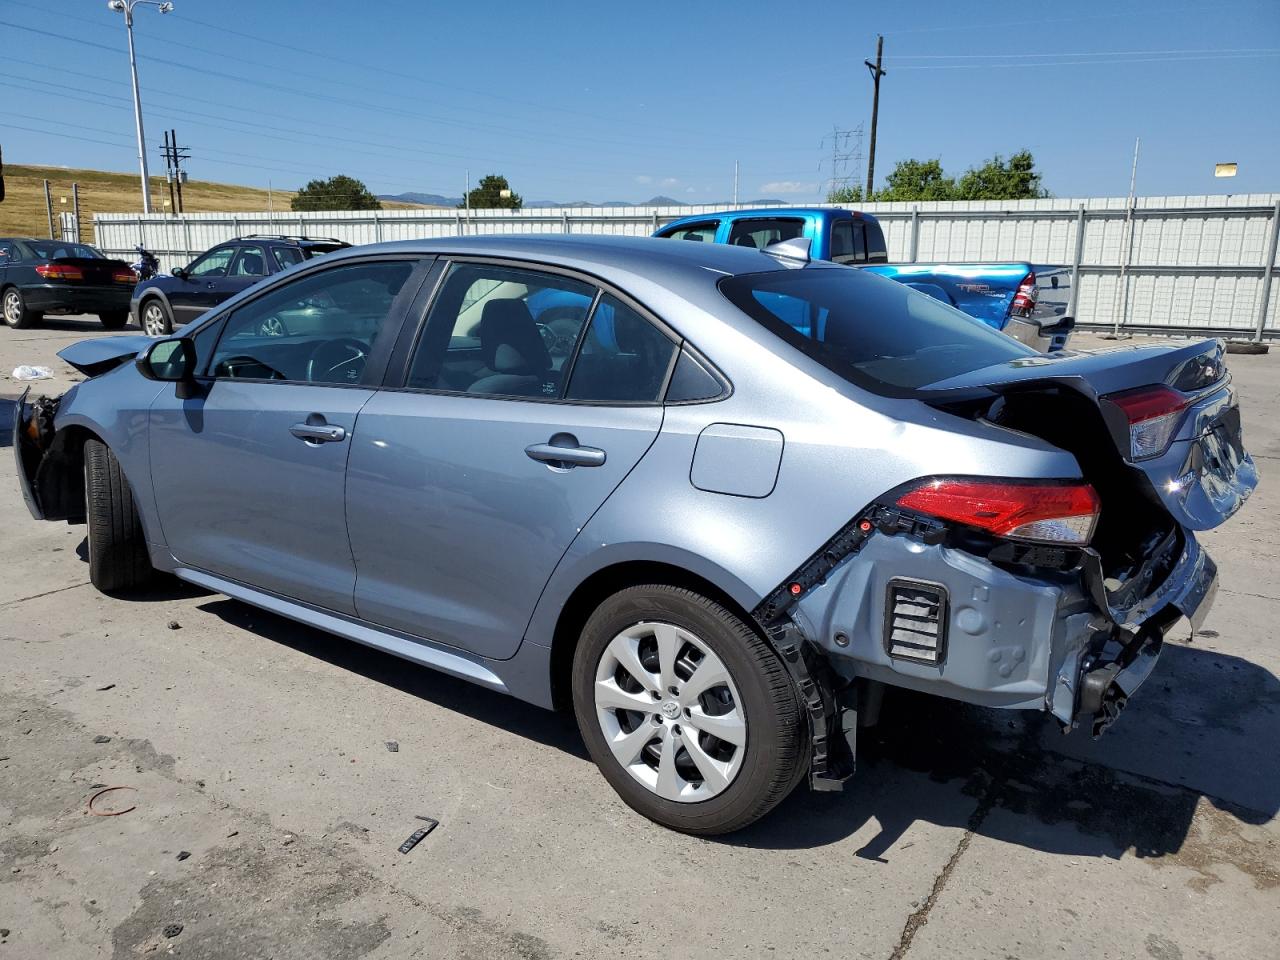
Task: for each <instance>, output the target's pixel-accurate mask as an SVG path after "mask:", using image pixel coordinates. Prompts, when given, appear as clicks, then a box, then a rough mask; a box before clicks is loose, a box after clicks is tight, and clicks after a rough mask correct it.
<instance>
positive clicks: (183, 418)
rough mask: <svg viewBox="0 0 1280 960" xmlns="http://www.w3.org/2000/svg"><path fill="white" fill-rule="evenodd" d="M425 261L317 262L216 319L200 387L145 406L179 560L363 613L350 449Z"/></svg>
mask: <svg viewBox="0 0 1280 960" xmlns="http://www.w3.org/2000/svg"><path fill="white" fill-rule="evenodd" d="M427 263H428V262H426V261H421V260H418V259H415V258H404V257H401V258H377V259H370V260H360V261H354V262H345V263H342V264H340V265H335V266H332V267H329V268H328V269H322V270H315V271H309V272H307V273H305V274H303V275H301V276H298V277H296V278H294V279H292V280H290V281H289V282H287V283H284V284H281V285H279V286H277V287H275V288H273V289H271V290H268V291H266V292H264V293H263V294H262V295H261V296H258V297H255V298H254V299H252V300H249V301H248V302H246V303H244V304H242V305H240V306H239V307H237V308H236V309H235V310H234V311H233V312H232V313H231V314H230V315H229V316H227V317H225V318H219V319H218V320H216V321H214V324H213V325H214V326H220V327H221V329H220V331H219V332H218V333H217V334H216V337H217V341H216V345H215V346H213V348H212V349H211V350H206V351H205V352H206V354H207V356H201V357H200V369H202V370H203V373H204V376H203V377H201V378H200V379H201V383H202V387H203V389H202V390H201V391H199V393H200V394H201V395H199V396H196V397H192V398H188V399H181V398H179V397H178V396H177V395H176V394H177V391H176V390H173V389H167V390H164V391H162V392H161V395H160V396H159V397H158V398H157V399H156V401H155V402H154V403H153V405H152V408H151V412H150V432H149V436H150V451H151V468H152V476H153V478H154V482H153V486H154V489H155V496H156V508H157V510H158V512H159V516H160V522H161V527H162V529H163V531H164V536H165V540H166V542H167V543H168V546H169V549H170V551H171V552H172V554H173V557H174V559H175V560H177V562H178V563H179V564H180V565H182V566H183V567H187V568H190V569H195V570H199V571H204V572H206V573H210V574H213V575H215V576H217V577H221V578H226V579H230V580H235V581H239V582H241V583H245V584H248V585H250V586H253V587H255V588H258V589H260V590H266V591H269V592H270V593H273V594H277V595H280V596H283V597H287V598H289V599H292V600H298V601H301V602H303V603H307V604H311V605H313V606H317V607H321V608H323V609H326V610H331V611H335V612H338V613H345V614H352V613H354V612H355V609H354V603H353V599H352V595H353V592H354V589H355V565H354V562H353V560H352V556H351V545H350V542H349V540H348V538H347V524H346V508H345V503H344V492H345V483H346V467H347V456H348V451H349V449H350V447H351V441H352V437H353V435H354V433H355V431H356V429H357V417H358V415H359V413H360V410H361V408H362V407H363V406H364V405H365V404H366V403H367V402H368V400H369V398H370V397H372V396H373V393H374V389H375V385H376V384H377V383H378V382H379V381H380V380H381V377H382V374H383V371H384V369H385V367H386V362H387V357H388V355H389V353H390V351H391V347H392V344H393V343H394V341H395V339H396V334H397V332H398V329H399V325H400V322H401V318H402V317H403V314H404V311H405V307H406V305H407V303H408V302H409V301H410V300H411V299H412V294H413V293H414V292H415V291H416V289H417V286H418V285H420V284H421V281H422V277H423V275H424V271H425V268H426V266H427ZM208 330H209V327H205V328H202V329H201V330H200V331H199V332H198V333H197V334H196V337H195V339H196V342H197V349H198V350H200V349H202V345H201V341H202V340H203V338H204V336H205V335H206V333H207V331H208Z"/></svg>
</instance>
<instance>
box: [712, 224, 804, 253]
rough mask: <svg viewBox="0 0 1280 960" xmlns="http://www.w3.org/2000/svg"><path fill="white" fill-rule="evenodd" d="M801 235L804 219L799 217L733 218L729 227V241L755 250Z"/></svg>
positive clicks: (802, 234)
mask: <svg viewBox="0 0 1280 960" xmlns="http://www.w3.org/2000/svg"><path fill="white" fill-rule="evenodd" d="M802 236H804V220H803V219H801V218H799V217H795V218H792V217H771V218H767V219H764V218H762V219H758V220H756V219H753V220H734V221H733V223H732V224H731V225H730V227H729V243H731V244H733V245H735V246H739V247H755V248H756V249H757V250H763V249H764V248H765V247H767V246H769V245H770V244H774V243H781V242H782V241H783V240H794V239H795V238H796V237H802Z"/></svg>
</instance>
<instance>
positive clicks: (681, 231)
mask: <svg viewBox="0 0 1280 960" xmlns="http://www.w3.org/2000/svg"><path fill="white" fill-rule="evenodd" d="M719 228H720V221H719V220H707V221H705V222H703V223H687V224H685V225H684V226H683V227H677V228H676V229H674V230H671V231H668V232H667V233H664V234H663V236H664V237H670V238H671V239H672V240H693V241H694V242H696V243H715V242H716V230H718V229H719Z"/></svg>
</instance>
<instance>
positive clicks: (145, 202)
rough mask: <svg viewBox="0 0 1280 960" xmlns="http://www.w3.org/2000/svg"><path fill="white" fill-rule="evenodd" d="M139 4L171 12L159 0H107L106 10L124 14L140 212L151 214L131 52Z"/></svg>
mask: <svg viewBox="0 0 1280 960" xmlns="http://www.w3.org/2000/svg"><path fill="white" fill-rule="evenodd" d="M139 3H145V4H148V5H150V6H153V7H156V8H157V9H159V11H160V12H161V13H169V12H170V11H171V10H173V4H172V3H161V2H160V0H109V2H108V3H107V9H108V10H111V11H112V12H114V13H123V14H124V26H125V32H126V33H127V34H128V35H129V73H130V76H131V77H132V79H133V121H134V126H135V127H136V129H137V133H138V167H139V168H140V169H141V171H142V212H143V213H150V212H151V179H150V177H149V175H148V173H147V139H146V135H145V134H144V133H143V131H142V97H141V96H140V95H139V93H138V60H137V57H136V56H135V55H134V51H133V8H134V7H136V6H137V5H138V4H139Z"/></svg>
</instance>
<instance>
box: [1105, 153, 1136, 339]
mask: <svg viewBox="0 0 1280 960" xmlns="http://www.w3.org/2000/svg"><path fill="white" fill-rule="evenodd" d="M1141 146H1142V138H1141V137H1134V138H1133V169H1132V170H1130V171H1129V203H1128V205H1127V206H1126V208H1125V214H1124V229H1123V231H1122V232H1121V238H1122V239H1123V240H1124V259H1123V260H1122V261H1120V278H1119V280H1118V281H1117V283H1116V296H1113V297H1112V298H1111V312H1112V314H1114V316H1113V318H1112V319H1113V321H1114V323H1113V325H1112V330H1111V336H1112V337H1113V338H1118V337H1119V336H1120V328H1121V327H1122V326H1124V324H1125V323H1126V322H1127V321H1128V319H1129V263H1130V262H1131V261H1132V260H1133V229H1134V226H1135V224H1134V222H1133V212H1134V207H1135V205H1136V204H1137V202H1138V201H1137V189H1138V148H1139V147H1141ZM1116 297H1122V298H1123V299H1122V300H1121V305H1120V310H1119V312H1117V311H1116V308H1115V304H1116Z"/></svg>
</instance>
